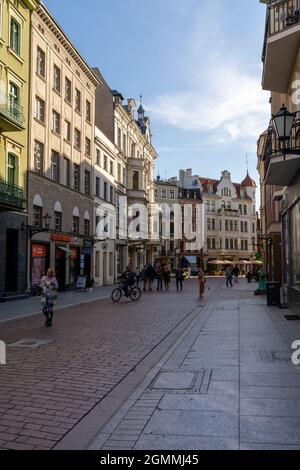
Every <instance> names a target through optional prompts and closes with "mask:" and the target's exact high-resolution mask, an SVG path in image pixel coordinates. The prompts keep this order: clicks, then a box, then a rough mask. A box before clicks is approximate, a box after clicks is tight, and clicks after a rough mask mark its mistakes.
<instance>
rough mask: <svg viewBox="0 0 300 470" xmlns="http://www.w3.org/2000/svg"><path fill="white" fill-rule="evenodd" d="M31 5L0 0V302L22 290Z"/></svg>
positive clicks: (29, 1) (31, 0) (26, 0)
mask: <svg viewBox="0 0 300 470" xmlns="http://www.w3.org/2000/svg"><path fill="white" fill-rule="evenodd" d="M36 6H37V5H36V2H35V1H34V0H24V1H22V2H21V1H18V2H16V1H10V0H9V1H8V0H5V1H4V0H0V256H1V263H0V301H1V300H6V299H9V298H14V297H16V298H17V297H18V296H20V295H22V294H24V292H25V289H26V242H27V239H26V230H24V227H25V226H26V225H27V162H28V119H29V112H28V110H29V103H28V100H29V80H30V23H31V14H32V12H33V11H34V9H35V8H36Z"/></svg>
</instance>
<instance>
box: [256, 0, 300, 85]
mask: <svg viewBox="0 0 300 470" xmlns="http://www.w3.org/2000/svg"><path fill="white" fill-rule="evenodd" d="M261 1H262V0H261ZM262 3H266V2H265V1H262ZM299 42H300V0H274V1H273V2H271V3H270V4H269V6H268V7H267V21H266V32H265V42H264V48H263V55H262V60H263V62H264V71H263V80H262V85H263V89H264V90H270V91H276V92H279V93H285V92H286V91H287V89H288V86H289V82H290V77H291V74H292V70H293V66H294V63H295V58H296V55H297V52H298V48H299Z"/></svg>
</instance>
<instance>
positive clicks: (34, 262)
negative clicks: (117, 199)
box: [28, 5, 101, 289]
mask: <svg viewBox="0 0 300 470" xmlns="http://www.w3.org/2000/svg"><path fill="white" fill-rule="evenodd" d="M31 43H32V63H31V95H30V100H31V122H30V152H29V155H30V159H29V192H28V213H29V225H30V228H29V231H28V233H29V238H30V243H29V251H28V260H29V265H28V279H29V286H28V287H31V286H32V285H35V284H36V283H37V282H38V279H39V278H40V276H41V275H42V274H43V273H44V271H45V269H46V268H47V267H48V266H49V265H51V266H53V267H54V268H55V270H56V274H57V278H58V281H59V285H60V288H61V289H65V288H68V287H72V286H74V283H75V281H76V278H77V277H78V275H79V274H84V275H86V276H87V277H89V276H91V274H92V255H93V235H94V200H93V179H94V169H93V158H94V155H95V127H94V121H95V93H96V90H97V88H98V87H99V86H101V80H100V79H99V77H97V76H96V75H95V73H94V72H93V70H92V69H91V68H90V67H89V66H88V65H87V63H86V62H85V60H84V59H83V58H82V56H81V55H80V54H79V52H78V51H77V50H76V49H75V48H74V46H73V45H72V43H71V42H70V40H69V39H68V38H67V36H66V35H65V34H64V33H63V31H62V29H61V28H60V27H59V25H58V24H57V22H56V21H55V19H54V18H53V16H52V15H51V14H50V12H49V11H48V10H47V8H46V7H45V6H43V5H40V6H39V7H38V8H37V10H36V12H35V13H34V14H33V15H32V35H31ZM49 217H50V218H51V219H49ZM48 224H49V229H50V230H46V229H47V228H48Z"/></svg>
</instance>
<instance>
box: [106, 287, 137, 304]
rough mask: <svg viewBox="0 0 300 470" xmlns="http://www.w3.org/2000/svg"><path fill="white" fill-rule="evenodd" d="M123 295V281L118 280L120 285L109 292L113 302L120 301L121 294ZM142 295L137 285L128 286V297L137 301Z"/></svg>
mask: <svg viewBox="0 0 300 470" xmlns="http://www.w3.org/2000/svg"><path fill="white" fill-rule="evenodd" d="M123 295H125V293H124V291H123V283H122V282H120V286H119V287H117V288H116V289H114V290H113V291H112V293H111V300H112V301H113V302H115V303H117V302H120V300H121V298H122V296H123ZM141 295H142V291H141V289H140V288H139V287H138V286H137V285H134V286H132V287H131V286H128V297H129V298H130V299H131V300H132V301H133V302H137V301H138V300H139V299H140V298H141Z"/></svg>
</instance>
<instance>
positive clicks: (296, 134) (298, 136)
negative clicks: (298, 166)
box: [264, 113, 300, 173]
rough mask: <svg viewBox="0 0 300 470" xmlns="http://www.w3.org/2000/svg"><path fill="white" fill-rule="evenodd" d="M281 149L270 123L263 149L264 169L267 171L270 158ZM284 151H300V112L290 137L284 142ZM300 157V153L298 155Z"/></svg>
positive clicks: (279, 152) (278, 153)
mask: <svg viewBox="0 0 300 470" xmlns="http://www.w3.org/2000/svg"><path fill="white" fill-rule="evenodd" d="M282 151H283V149H282V146H281V145H280V142H279V140H278V138H277V135H276V132H275V130H274V128H273V127H272V126H271V125H270V126H269V129H268V135H267V140H266V145H265V150H264V160H265V171H266V173H267V171H268V167H269V164H270V160H271V159H272V157H273V156H275V155H280V154H281V153H282ZM285 151H286V152H290V153H293V152H295V153H296V152H297V153H299V152H300V114H299V113H297V119H296V120H295V123H294V125H293V128H292V133H291V139H290V140H289V141H288V142H287V143H286V144H285ZM299 158H300V155H299Z"/></svg>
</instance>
